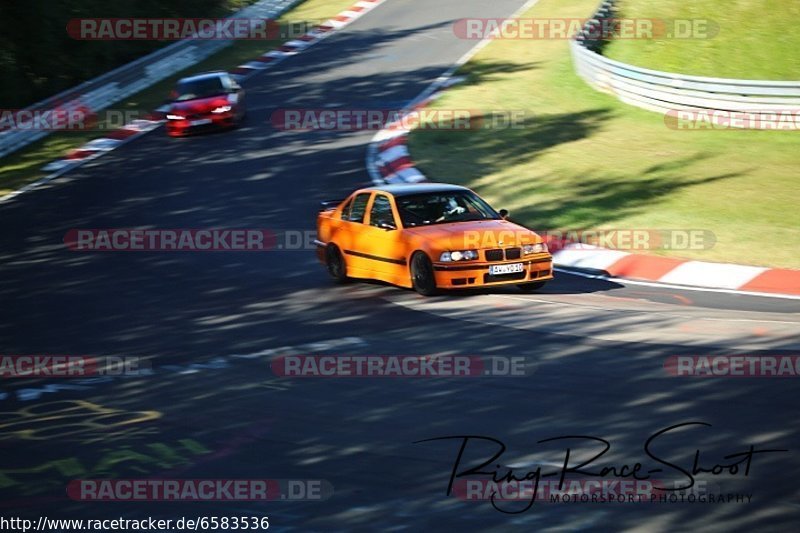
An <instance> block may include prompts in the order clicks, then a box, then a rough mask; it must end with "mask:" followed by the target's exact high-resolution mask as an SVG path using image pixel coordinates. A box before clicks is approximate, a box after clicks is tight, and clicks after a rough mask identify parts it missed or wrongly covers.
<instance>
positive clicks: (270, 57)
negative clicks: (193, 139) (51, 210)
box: [0, 0, 388, 202]
mask: <svg viewBox="0 0 800 533" xmlns="http://www.w3.org/2000/svg"><path fill="white" fill-rule="evenodd" d="M386 1H388V0H360V1H358V2H356V3H355V4H353V5H352V6H351V7H349V8H348V9H346V10H344V11H342V12H341V13H339V14H338V15H337V16H335V17H333V18H331V19H329V20H327V21H326V22H324V23H322V24H320V25H319V26H317V27H316V28H314V29H312V30H311V31H309V32H308V33H306V34H305V35H302V36H300V37H298V38H297V39H293V40H291V41H288V42H286V43H283V44H282V45H280V46H279V47H278V48H277V49H275V50H271V51H269V52H267V53H265V54H263V55H261V56H259V57H257V58H255V59H254V60H253V61H250V62H248V63H245V64H242V65H239V66H238V67H236V68H235V69H233V70H231V71H230V72H231V74H232V75H233V76H234V77H235V78H237V79H238V80H239V81H243V80H246V79H248V78H250V77H251V76H253V75H255V74H257V73H258V72H261V71H263V70H266V69H268V68H271V67H273V66H275V65H277V64H278V63H280V62H281V61H283V60H284V59H286V58H289V57H291V56H294V55H297V54H298V53H300V52H302V51H303V50H305V49H307V48H309V47H311V46H313V45H315V44H317V43H318V42H320V41H322V40H323V39H325V38H327V37H329V36H330V35H332V34H334V33H336V32H337V31H339V30H341V29H342V28H344V27H346V26H348V25H349V24H351V23H353V22H354V21H356V20H357V19H359V18H361V17H362V16H364V15H365V14H366V13H368V12H370V11H372V10H373V9H375V8H376V7H378V6H379V5H381V4H382V3H384V2H386ZM165 111H166V108H165V107H161V108H158V109H156V112H155V113H154V114H153V115H152V116H151V117H149V119H148V120H135V121H133V122H131V123H129V124H126V125H124V126H122V127H121V128H119V129H116V130H113V131H109V132H108V134H106V135H105V136H104V137H100V138H97V139H92V140H91V141H89V142H88V143H86V144H84V145H83V146H81V147H79V148H75V149H73V150H70V151H69V152H68V153H67V154H65V156H64V157H63V158H62V159H58V160H56V161H52V162H50V163H48V164H47V165H45V166H44V167H42V170H43V171H44V172H49V174H47V175H46V176H44V177H43V178H41V179H39V180H37V181H35V182H33V183H30V184H28V185H26V186H24V187H22V188H20V189H17V190H16V191H13V192H11V193H9V194H7V195H5V196H2V197H0V202H3V201H6V200H10V199H11V198H14V197H15V196H18V195H20V194H22V193H24V192H27V191H30V190H32V189H35V188H36V187H38V186H40V185H43V184H45V183H47V182H49V181H51V180H53V179H55V178H57V177H59V176H61V175H62V174H65V173H67V172H69V171H70V170H73V169H75V168H77V167H79V166H81V165H83V164H84V163H87V162H89V161H91V160H93V159H97V158H98V157H100V156H102V155H104V154H106V153H108V152H110V151H112V150H115V149H116V148H119V147H120V146H122V145H123V144H125V143H127V142H129V141H132V140H133V139H136V138H138V137H141V136H142V135H145V134H147V133H149V132H151V131H153V130H155V129H157V128H159V127H160V126H161V125H162V124H163V123H164V120H163V113H164V112H165Z"/></svg>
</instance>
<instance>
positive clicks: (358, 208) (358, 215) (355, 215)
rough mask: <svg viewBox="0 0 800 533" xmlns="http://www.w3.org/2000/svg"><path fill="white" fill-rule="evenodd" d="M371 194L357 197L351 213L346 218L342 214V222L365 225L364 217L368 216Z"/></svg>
mask: <svg viewBox="0 0 800 533" xmlns="http://www.w3.org/2000/svg"><path fill="white" fill-rule="evenodd" d="M369 196H370V193H368V192H365V193H361V194H359V195H358V196H356V197H355V199H354V200H353V202H352V204H353V205H352V206H351V208H350V213H349V215H348V216H346V217H345V214H344V213H342V220H349V221H350V222H358V223H359V224H363V223H364V216H365V215H366V214H367V203H369Z"/></svg>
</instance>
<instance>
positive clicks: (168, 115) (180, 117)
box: [167, 113, 186, 120]
mask: <svg viewBox="0 0 800 533" xmlns="http://www.w3.org/2000/svg"><path fill="white" fill-rule="evenodd" d="M184 118H186V117H182V116H181V115H173V114H171V113H167V120H183V119H184Z"/></svg>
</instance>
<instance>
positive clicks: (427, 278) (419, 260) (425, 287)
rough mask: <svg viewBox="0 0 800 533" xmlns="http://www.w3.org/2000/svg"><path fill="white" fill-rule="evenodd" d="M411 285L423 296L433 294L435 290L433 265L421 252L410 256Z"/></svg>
mask: <svg viewBox="0 0 800 533" xmlns="http://www.w3.org/2000/svg"><path fill="white" fill-rule="evenodd" d="M411 285H412V286H413V287H414V290H415V291H417V292H418V293H420V294H421V295H423V296H433V295H434V294H436V292H437V290H436V278H435V277H434V275H433V265H432V264H431V260H430V259H428V256H427V255H425V254H424V253H422V252H417V253H415V254H414V255H413V256H411Z"/></svg>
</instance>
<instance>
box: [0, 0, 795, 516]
mask: <svg viewBox="0 0 800 533" xmlns="http://www.w3.org/2000/svg"><path fill="white" fill-rule="evenodd" d="M521 4H522V2H521V0H495V1H493V2H483V1H480V0H440V1H438V2H436V3H435V4H432V3H431V2H425V1H423V0H391V1H389V2H387V3H386V4H384V5H382V6H380V7H379V8H377V9H376V10H375V11H374V12H372V13H370V14H369V15H367V16H365V17H364V18H363V19H361V20H359V21H358V22H356V23H355V24H353V25H352V26H350V27H348V28H347V29H346V30H344V31H343V32H342V33H340V34H338V35H335V36H333V37H331V38H330V39H328V40H326V41H325V42H324V43H323V44H321V45H320V46H318V47H315V48H313V49H311V50H309V51H308V52H306V53H303V54H301V55H299V56H297V57H294V58H291V59H290V60H288V61H286V62H284V63H283V64H282V65H280V66H279V67H278V68H276V69H274V70H272V71H268V72H266V73H263V74H261V75H258V76H256V77H255V78H253V79H251V80H250V81H249V83H248V84H247V87H246V89H247V90H248V104H249V109H250V118H249V123H248V125H247V126H246V127H244V128H242V129H240V130H238V131H235V132H231V133H227V134H218V135H208V136H202V137H196V138H190V139H182V140H168V139H166V138H165V137H164V136H163V134H162V132H156V133H154V134H151V135H149V136H147V137H145V138H143V139H141V140H139V141H136V142H133V143H131V144H129V145H127V146H125V147H123V148H121V149H119V150H118V151H115V152H114V153H113V154H110V155H107V156H105V157H103V158H101V159H100V160H98V161H97V162H95V163H90V164H89V165H86V166H84V167H83V168H81V169H79V170H78V171H76V172H73V173H71V174H68V175H66V176H64V177H62V178H60V179H58V180H56V181H55V182H53V183H51V184H49V185H48V186H47V187H45V188H42V189H39V190H36V191H34V192H32V193H28V194H24V195H22V196H19V197H17V198H16V199H14V200H13V201H11V202H8V203H6V204H4V205H3V207H2V210H0V227H3V228H4V230H3V233H2V236H0V301H2V302H3V304H2V305H0V348H1V349H2V354H39V353H48V354H92V355H141V356H147V357H152V358H153V361H154V367H155V368H154V370H155V372H154V373H153V375H151V376H149V377H146V378H124V379H122V378H120V379H110V380H105V381H103V380H99V381H94V382H71V381H68V380H67V381H64V380H62V381H59V382H58V383H57V384H56V385H58V386H57V387H54V386H53V382H49V385H50V386H49V388H48V383H44V382H41V381H39V382H16V381H6V382H5V383H3V385H4V386H3V389H2V394H0V398H1V400H0V404H1V405H2V408H1V409H0V410H2V418H0V429H1V430H2V432H0V491H2V497H3V506H4V508H3V511H2V513H3V515H4V516H12V515H24V516H39V515H41V514H45V515H48V516H50V517H84V518H111V517H117V516H127V517H131V518H134V517H145V516H147V515H152V516H162V517H164V518H176V517H180V516H203V515H213V514H216V515H218V516H221V515H226V514H227V515H233V514H248V515H269V516H270V519H271V524H272V527H273V528H275V529H278V530H287V531H288V530H291V529H293V528H296V529H298V530H320V531H321V530H325V531H330V530H354V529H380V530H383V529H389V528H391V529H398V530H400V529H411V528H417V527H426V528H448V529H454V528H462V529H465V530H477V529H497V530H504V531H505V530H509V529H511V528H518V529H519V530H521V531H523V530H531V529H532V528H534V527H536V528H537V529H541V530H546V531H550V530H552V531H555V530H560V529H564V530H575V529H581V528H585V529H587V530H592V531H596V530H623V529H637V528H641V529H642V530H647V531H673V530H699V529H701V528H702V529H703V530H708V531H712V530H716V531H733V530H745V529H747V530H753V529H755V530H764V531H766V530H769V531H782V530H786V531H789V530H793V526H792V525H791V524H795V526H794V527H796V524H797V523H798V519H800V489H798V488H797V485H796V483H795V479H796V475H797V473H798V471H800V459H798V457H799V456H798V450H799V449H800V438H798V437H799V435H798V429H799V428H798V423H797V418H798V413H799V410H798V408H797V405H796V399H797V381H796V380H794V379H762V380H758V379H695V380H692V379H686V378H671V377H669V376H667V374H666V373H665V371H664V369H663V364H664V361H665V360H666V358H667V357H669V356H670V355H676V354H696V355H710V354H741V353H783V354H792V353H794V354H796V353H798V348H799V347H800V336H798V333H799V332H800V303H799V302H798V301H797V300H782V299H775V298H761V297H749V296H741V295H738V296H737V295H730V294H724V293H704V292H697V291H677V290H673V289H663V288H653V287H641V286H633V285H632V286H625V285H623V284H619V283H615V282H608V281H600V280H590V279H586V278H581V277H576V276H571V275H567V274H561V275H559V276H558V279H557V280H556V281H555V282H553V283H552V284H550V285H549V286H548V287H546V288H545V289H544V290H543V291H542V292H541V293H537V294H533V295H524V294H522V293H519V292H515V291H514V290H499V291H494V292H490V293H482V294H468V295H456V296H454V297H440V298H433V299H423V298H421V297H418V296H416V295H415V294H413V293H411V292H408V291H403V290H399V289H395V288H391V287H385V286H381V285H375V284H353V285H350V286H345V287H334V286H332V285H331V284H330V282H329V281H328V279H327V278H326V275H325V273H324V271H323V270H322V268H321V267H320V266H319V265H317V263H316V260H315V257H314V255H313V253H312V252H310V251H304V252H300V251H297V252H288V251H286V252H278V251H275V252H271V253H263V254H225V253H217V254H214V253H205V254H203V253H180V254H178V253H174V254H170V253H162V254H147V253H141V254H135V253H131V254H114V253H108V254H86V253H75V252H70V251H67V250H66V249H65V247H64V246H63V243H62V239H63V237H64V234H65V233H66V232H67V231H68V230H69V229H71V228H118V227H154V228H208V227H227V228H234V227H236V228H269V229H272V230H276V231H278V232H281V231H304V230H313V229H314V220H315V215H316V206H317V204H318V201H320V200H323V199H328V198H335V197H341V196H343V195H345V194H347V193H348V192H349V191H351V190H352V189H353V188H355V187H357V186H360V185H364V184H366V183H367V182H368V176H367V174H366V171H365V169H364V156H365V149H366V144H367V143H368V141H369V139H370V137H371V133H370V132H361V133H342V132H339V133H296V132H295V133H287V132H280V131H276V130H275V129H273V128H272V127H271V126H270V125H269V123H268V119H269V116H270V114H271V113H272V111H273V110H275V109H278V108H288V107H307V108H313V109H318V108H322V107H345V108H346V107H354V108H363V107H386V106H397V105H399V104H401V103H403V102H406V101H408V100H410V99H412V98H413V97H415V96H416V95H417V94H419V93H420V92H421V91H422V90H423V89H424V88H425V87H426V86H427V85H428V84H429V83H430V82H431V81H432V80H433V79H435V78H436V77H437V76H438V75H440V74H441V73H442V72H443V71H444V70H446V69H447V67H449V66H450V65H451V64H452V63H453V62H454V61H455V60H457V59H458V58H459V57H460V56H461V55H462V54H464V53H465V52H466V51H467V50H468V49H469V48H470V47H472V46H473V44H474V43H473V42H470V41H462V40H458V39H456V38H455V37H454V35H453V33H452V31H451V25H452V22H453V21H454V20H456V19H458V18H463V17H503V16H508V15H510V14H511V13H513V12H514V11H515V10H516V9H518V8H519V7H520V5H521ZM532 90H539V89H536V88H532ZM541 90H546V88H542V89H541ZM292 353H293V354H298V353H299V354H309V353H315V354H324V353H332V354H357V355H367V354H402V355H409V354H420V355H422V354H432V353H437V354H486V355H488V354H498V355H514V356H524V357H525V358H526V361H527V369H528V371H529V375H528V376H527V377H524V378H514V379H504V378H485V379H473V380H463V379H461V380H459V379H451V380H412V379H408V380H370V379H363V380H356V381H353V380H285V379H281V378H277V377H275V376H274V375H273V374H272V373H271V371H270V369H269V361H270V357H271V356H273V355H276V354H292ZM248 354H255V355H252V356H249V357H235V356H236V355H239V356H241V355H248ZM192 365H193V366H192ZM78 402H84V403H78ZM99 409H107V410H113V411H114V413H115V416H120V417H121V419H122V420H140V421H138V422H136V423H131V424H118V425H113V426H109V424H107V423H106V424H103V423H100V424H99V425H98V426H94V425H92V420H95V419H96V418H93V417H97V416H98V413H99V412H100V411H99ZM125 417H129V418H127V419H126V418H125ZM688 421H703V422H707V423H710V424H712V425H713V427H712V428H704V429H693V430H690V431H686V432H684V433H681V435H680V438H673V439H670V441H669V445H668V448H669V450H671V452H670V453H669V454H668V453H667V452H664V455H665V456H666V455H669V456H670V458H672V459H673V460H675V461H676V462H680V463H681V464H683V465H688V466H689V467H690V466H691V460H692V458H693V455H694V451H695V450H697V449H700V450H702V455H703V457H708V462H709V464H711V465H713V464H714V463H715V462H718V461H721V460H722V457H723V456H725V455H727V454H730V453H736V452H739V451H742V450H746V448H747V447H748V446H749V445H750V444H751V443H752V444H755V445H756V446H758V447H773V448H788V449H789V450H790V451H789V452H788V453H784V454H769V455H764V456H760V457H756V459H755V460H754V463H753V467H752V469H751V472H750V475H749V476H748V477H744V476H742V475H741V474H740V475H739V476H717V477H714V476H706V477H699V478H698V479H702V480H705V481H706V482H707V483H708V487H709V488H711V489H712V491H714V492H724V493H736V492H738V493H747V494H752V501H751V502H750V503H726V504H715V505H710V504H652V505H651V504H645V503H640V504H569V505H567V504H560V505H557V504H546V503H541V504H540V503H537V504H536V505H535V506H534V507H533V508H532V509H530V510H529V511H527V512H526V513H523V514H519V515H508V514H502V513H499V512H497V511H496V510H494V509H493V508H492V506H491V504H490V503H488V502H477V503H476V502H460V501H458V500H457V499H455V498H453V497H446V496H445V489H446V487H447V480H448V476H449V473H450V469H451V468H452V463H453V461H454V459H455V454H456V451H457V450H456V445H455V444H453V443H450V444H445V443H428V444H412V442H413V441H417V440H420V439H426V438H431V437H436V436H442V435H458V434H479V435H487V436H493V437H495V438H498V439H501V440H503V441H505V442H506V444H507V445H508V448H509V451H508V452H507V455H506V456H504V458H503V461H504V464H512V463H513V464H515V465H533V464H535V463H536V462H537V461H540V460H544V459H543V455H542V453H541V452H540V450H542V448H541V447H540V445H538V446H537V444H536V441H538V440H540V439H545V438H548V437H553V436H559V435H569V434H582V435H595V436H599V437H604V438H607V439H609V440H612V441H613V444H612V446H613V447H612V450H611V452H609V454H608V455H607V456H606V458H608V459H609V460H608V461H606V462H604V463H603V464H604V465H609V464H624V463H629V464H632V463H635V462H636V461H643V462H644V461H645V460H646V459H647V458H646V457H645V456H644V454H643V451H642V445H643V443H644V441H645V439H646V438H647V437H648V436H649V435H651V434H652V433H654V432H655V431H657V430H659V429H662V428H664V427H667V426H670V425H672V424H677V423H681V422H688ZM182 439H183V440H182ZM186 439H190V442H189V443H188V444H187V441H186ZM665 446H667V445H666V444H665ZM550 449H551V450H552V448H550ZM165 450H171V451H169V452H167V451H165ZM583 452H584V453H587V450H586V449H585V448H584V449H583ZM604 459H605V458H604ZM148 476H160V477H170V476H172V477H180V478H202V477H213V478H257V477H267V478H293V479H326V480H328V481H329V482H330V483H331V484H332V485H333V486H334V487H335V495H334V497H333V498H331V499H329V500H327V501H324V502H292V503H289V502H275V503H269V504H263V503H261V504H254V503H237V504H209V503H206V504H197V503H196V504H175V503H139V504H135V505H134V504H98V503H94V504H87V503H76V502H70V501H69V500H68V499H66V497H65V496H64V490H63V487H64V485H65V484H66V482H67V481H68V480H70V479H73V478H80V477H95V478H97V477H123V478H126V477H127V478H135V477H148ZM671 477H672V478H675V476H671Z"/></svg>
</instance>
